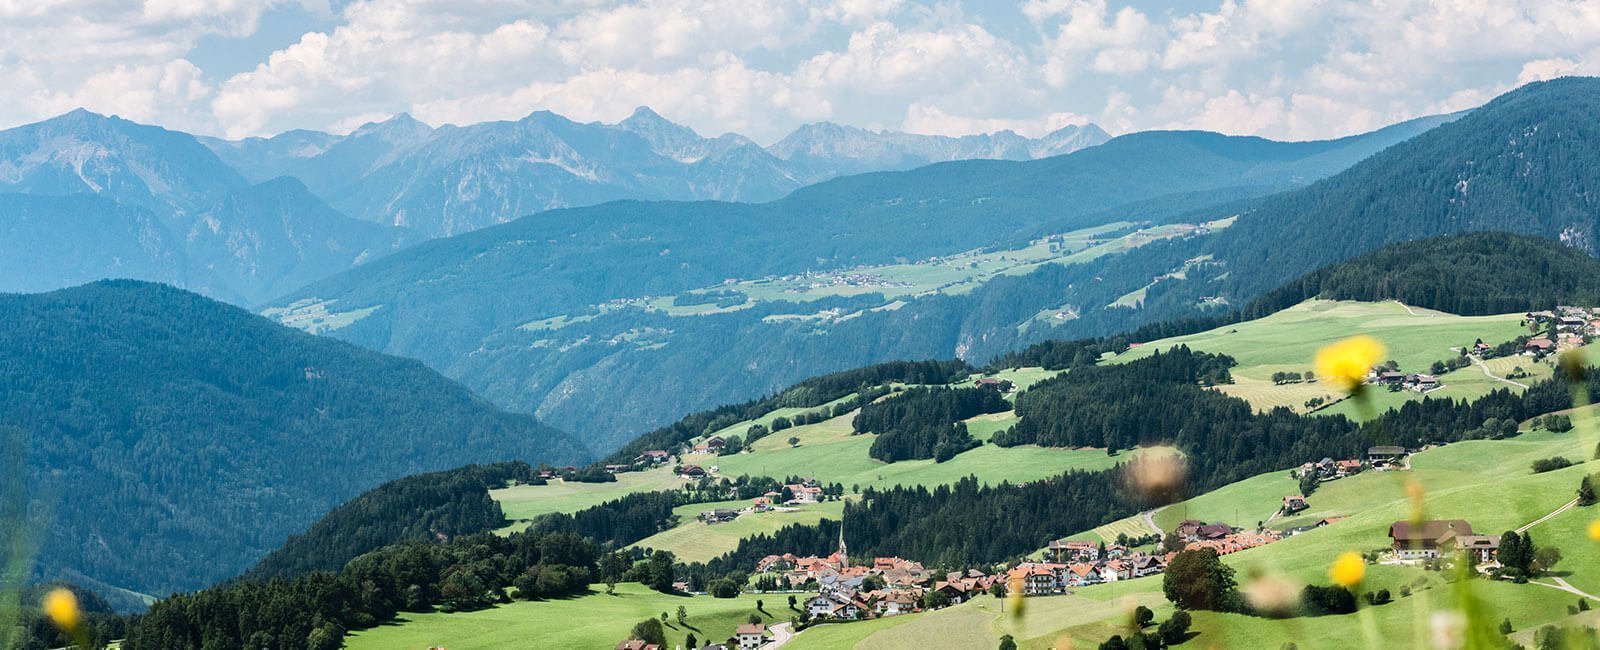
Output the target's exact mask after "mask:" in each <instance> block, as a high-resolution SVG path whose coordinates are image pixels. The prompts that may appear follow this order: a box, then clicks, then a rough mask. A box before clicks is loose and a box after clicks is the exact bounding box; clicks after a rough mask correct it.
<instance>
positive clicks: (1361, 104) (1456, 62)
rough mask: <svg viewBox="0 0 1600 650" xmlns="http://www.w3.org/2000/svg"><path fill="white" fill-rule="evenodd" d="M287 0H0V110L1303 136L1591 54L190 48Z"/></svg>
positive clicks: (800, 8)
mask: <svg viewBox="0 0 1600 650" xmlns="http://www.w3.org/2000/svg"><path fill="white" fill-rule="evenodd" d="M294 4H298V5H302V6H306V7H311V8H312V10H313V11H320V12H324V13H326V12H327V11H328V3H327V0H148V1H147V2H143V3H137V4H135V3H123V2H117V1H115V0H35V1H33V2H21V1H19V0H0V84H3V86H4V87H5V88H7V90H8V98H9V99H10V101H8V102H6V103H5V104H4V105H0V126H9V125H14V124H17V123H21V122H24V121H30V120H34V119H40V118H43V117H48V116H50V115H53V114H56V113H60V112H62V111H64V110H67V109H70V108H72V107H74V106H77V105H84V106H86V107H88V108H90V109H92V110H97V111H101V112H107V113H119V114H122V115H125V116H127V117H130V118H133V119H138V120H141V121H149V122H156V123H161V124H164V125H169V126H173V127H176V128H184V129H190V130H196V131H200V132H206V133H224V134H227V135H230V136H242V135H257V134H268V133H273V132H277V131H282V130H285V129H289V128H322V129H333V130H347V129H349V128H352V127H353V126H355V125H357V124H359V123H360V122H362V121H366V120H369V119H372V118H373V117H375V116H385V115H390V114H393V113H397V112H400V111H411V112H412V113H414V114H415V115H417V116H418V117H419V118H420V119H423V120H425V121H429V122H432V123H445V122H450V123H468V122H475V121H481V120H487V119H514V118H520V117H522V116H524V115H526V114H527V113H529V112H532V111H534V110H540V109H549V110H554V111H557V112H560V113H563V114H566V115H568V116H569V117H572V118H573V119H577V120H605V121H614V120H616V119H619V118H621V117H623V116H625V115H627V114H628V113H629V112H630V111H631V110H632V109H633V107H635V106H638V105H641V104H648V105H650V106H652V107H654V108H656V109H657V110H658V111H660V112H661V113H662V114H664V115H666V116H668V117H669V118H673V119H676V120H679V121H682V122H685V123H687V124H688V125H689V126H692V127H694V128H695V129H696V130H699V131H701V132H704V133H712V134H715V133H721V132H723V131H728V130H736V131H740V132H743V133H745V134H747V135H750V136H752V137H755V138H757V139H758V140H760V141H771V140H775V139H776V138H778V137H780V136H782V135H783V134H784V133H786V132H787V131H788V130H790V129H792V128H793V127H795V126H797V125H798V124H799V123H801V122H806V121H815V120H819V119H831V120H836V121H842V122H846V123H851V124H855V125H859V126H866V127H873V128H903V129H914V130H921V131H928V132H937V133H949V134H958V133H963V132H976V131H993V130H996V129H1003V128H1010V129H1013V130H1017V131H1019V132H1030V133H1038V132H1040V131H1041V130H1048V128H1050V126H1051V125H1054V124H1058V122H1059V121H1060V120H1064V119H1073V120H1076V119H1080V116H1086V117H1087V118H1088V119H1092V120H1094V121H1097V122H1100V123H1102V126H1105V127H1106V128H1107V129H1109V130H1111V131H1114V132H1120V131H1128V130H1133V129H1141V128H1159V127H1166V126H1182V127H1188V128H1211V129H1218V130H1225V131H1228V132H1235V133H1254V134H1260V135H1265V136H1269V137H1289V138H1320V137H1332V136H1338V135H1344V134H1347V133H1349V132H1352V131H1356V130H1364V129H1370V128H1375V127H1378V126H1382V125H1384V124H1387V123H1390V122H1393V121H1397V120H1401V119H1407V118H1410V117H1415V116H1418V115H1423V114H1427V113H1430V112H1438V111H1445V110H1457V109H1460V108H1465V107H1470V106H1474V105H1477V104H1480V103H1482V102H1483V101H1486V100H1487V99H1489V98H1492V97H1493V96H1494V95H1495V94H1497V93H1500V92H1504V91H1505V90H1508V89H1510V88H1512V87H1515V85H1516V84H1521V83H1526V82H1529V81H1534V80H1540V79H1548V78H1551V77H1554V76H1559V75H1565V74H1585V73H1588V74H1593V73H1596V72H1600V2H1594V1H1593V0H1518V1H1507V0H1449V1H1440V2H1428V1H1422V0H1394V1H1391V2H1383V3H1372V2H1357V1H1347V0H1209V1H1208V2H1205V3H1198V4H1180V5H1179V6H1178V8H1175V9H1169V10H1162V11H1156V10H1153V9H1149V8H1148V7H1145V8H1141V7H1139V6H1135V4H1136V3H1131V2H1128V1H1126V0H1027V1H1025V2H1023V3H1022V4H1021V5H1020V6H1018V5H1010V6H1006V5H1002V4H1000V3H981V4H979V3H968V4H966V5H961V4H958V3H950V2H945V1H942V0H792V1H791V0H635V1H626V2H625V1H619V0H356V1H355V2H353V3H351V4H349V5H348V6H345V7H344V8H343V9H342V10H340V11H339V13H338V14H337V16H332V17H331V23H330V27H328V28H326V29H322V30H318V31H314V32H310V33H306V34H304V35H301V36H299V37H298V38H295V39H292V40H291V42H288V43H287V44H285V45H283V46H282V47H280V48H278V49H277V51H274V52H272V53H271V54H270V55H266V56H264V57H263V58H262V59H261V60H260V61H259V63H258V65H255V66H254V67H253V68H251V69H249V70H246V71H244V72H241V73H238V74H233V75H231V76H229V77H227V78H219V77H216V76H209V75H207V74H206V71H205V70H201V69H199V68H197V67H196V65H195V64H194V63H193V61H199V60H201V59H200V58H196V57H193V56H191V52H192V51H193V50H194V49H195V46H196V44H197V43H198V42H199V41H200V39H202V38H203V37H207V36H211V37H213V38H218V37H220V38H224V39H226V38H233V37H243V36H247V35H250V34H252V33H253V32H254V31H255V30H257V29H258V27H259V26H260V25H261V24H262V17H263V15H264V13H265V12H267V11H274V10H280V9H281V8H282V7H285V6H292V5H294ZM275 7H276V9H275ZM1008 24H1009V25H1013V26H1015V25H1021V28H1020V29H1002V28H1000V27H998V26H999V25H1008ZM63 44H71V46H66V47H64V46H63Z"/></svg>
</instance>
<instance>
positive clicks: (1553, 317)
mask: <svg viewBox="0 0 1600 650" xmlns="http://www.w3.org/2000/svg"><path fill="white" fill-rule="evenodd" d="M1523 319H1524V320H1526V321H1528V323H1529V324H1531V325H1533V326H1534V327H1535V328H1537V329H1539V330H1548V329H1554V330H1555V339H1554V340H1552V339H1551V338H1550V337H1548V336H1540V337H1536V338H1533V339H1529V340H1528V342H1527V343H1525V344H1523V347H1522V352H1523V354H1528V355H1532V356H1535V357H1540V356H1544V355H1546V354H1549V353H1551V352H1560V351H1565V350H1571V349H1573V348H1576V347H1578V346H1580V345H1583V344H1584V343H1585V342H1586V341H1588V340H1590V339H1592V338H1594V337H1596V336H1600V308H1593V309H1591V308H1588V307H1573V306H1570V305H1562V306H1559V307H1556V308H1555V309H1553V310H1548V311H1531V312H1528V313H1526V314H1523Z"/></svg>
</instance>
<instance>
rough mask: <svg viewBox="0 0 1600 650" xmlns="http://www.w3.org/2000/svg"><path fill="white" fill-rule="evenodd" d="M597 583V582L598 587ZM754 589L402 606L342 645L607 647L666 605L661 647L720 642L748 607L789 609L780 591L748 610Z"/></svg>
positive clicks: (628, 591) (778, 616) (783, 617)
mask: <svg viewBox="0 0 1600 650" xmlns="http://www.w3.org/2000/svg"><path fill="white" fill-rule="evenodd" d="M603 588H604V587H603V586H602V587H601V589H603ZM761 598H763V597H761V596H754V595H749V594H746V595H741V596H740V597H738V598H727V599H723V598H712V597H710V596H668V595H666V594H660V593H656V592H654V591H650V590H649V589H646V588H645V587H644V586H642V585H639V584H636V583H621V584H618V585H617V589H616V593H615V594H614V595H607V594H605V593H601V592H599V591H596V592H593V593H590V594H589V595H585V596H579V597H575V598H567V599H561V600H551V601H541V602H525V601H518V602H514V603H511V604H508V605H501V606H499V607H493V608H490V609H485V610H480V611H475V612H458V613H451V614H444V613H437V612H434V613H425V614H402V615H401V618H400V619H399V620H398V621H397V622H395V623H392V624H388V625H380V626H378V627H376V628H372V629H369V630H362V631H359V632H355V633H352V634H351V635H350V636H348V637H346V638H345V647H347V648H351V649H352V650H361V649H363V648H372V649H374V650H377V649H380V648H381V649H383V650H413V649H416V650H421V649H424V648H433V647H443V648H449V650H475V649H478V648H483V649H485V650H489V649H499V648H611V647H614V646H615V645H616V644H617V642H618V641H621V640H623V639H624V638H625V637H627V636H628V631H629V630H630V629H632V628H633V625H634V624H635V623H637V622H639V621H641V620H643V619H645V618H649V617H659V616H661V613H662V612H667V615H668V621H669V625H668V626H667V628H666V629H667V647H669V648H673V647H679V646H682V645H683V642H684V640H685V638H686V637H687V636H688V635H689V634H690V633H693V634H694V635H695V637H696V638H698V639H702V640H715V641H717V642H721V641H722V640H724V639H727V638H728V637H730V636H732V635H733V631H734V629H735V628H737V627H738V626H739V625H740V624H742V623H744V622H745V618H746V617H747V616H749V615H750V614H760V615H761V617H762V619H763V620H765V621H766V622H767V624H768V625H771V624H775V623H782V622H786V621H788V620H789V617H790V616H792V615H794V612H791V611H790V610H789V608H788V604H787V602H786V600H785V597H783V596H779V595H769V596H766V597H765V601H766V602H765V607H766V613H764V614H762V613H760V612H757V610H756V601H757V600H759V599H761ZM680 605H682V606H683V607H684V608H686V609H687V610H688V613H689V617H688V620H687V626H680V625H678V623H677V619H676V616H677V611H678V606H680Z"/></svg>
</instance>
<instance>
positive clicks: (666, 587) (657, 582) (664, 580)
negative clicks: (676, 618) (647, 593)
mask: <svg viewBox="0 0 1600 650" xmlns="http://www.w3.org/2000/svg"><path fill="white" fill-rule="evenodd" d="M676 563H677V558H676V557H674V556H673V555H672V552H671V551H656V552H655V553H652V554H650V565H649V570H648V575H649V578H650V582H649V587H650V588H651V589H654V590H656V591H659V592H661V593H664V594H670V593H672V583H673V582H676V581H677V579H678V577H677V573H675V569H674V567H673V565H674V564H676ZM662 620H666V615H665V614H663V615H662Z"/></svg>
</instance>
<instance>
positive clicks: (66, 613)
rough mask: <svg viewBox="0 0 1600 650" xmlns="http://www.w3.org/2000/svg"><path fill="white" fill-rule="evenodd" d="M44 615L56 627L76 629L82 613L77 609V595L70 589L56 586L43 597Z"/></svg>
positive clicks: (68, 629)
mask: <svg viewBox="0 0 1600 650" xmlns="http://www.w3.org/2000/svg"><path fill="white" fill-rule="evenodd" d="M44 615H45V616H48V617H50V620H51V622H53V623H55V624H56V627H58V628H61V629H63V630H67V631H71V630H76V629H78V623H79V622H80V620H81V619H82V617H83V614H82V613H81V612H79V611H78V596H77V595H76V594H73V593H72V590H70V589H64V588H61V587H57V588H55V589H51V590H50V593H49V594H46V595H45V597H44Z"/></svg>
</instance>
